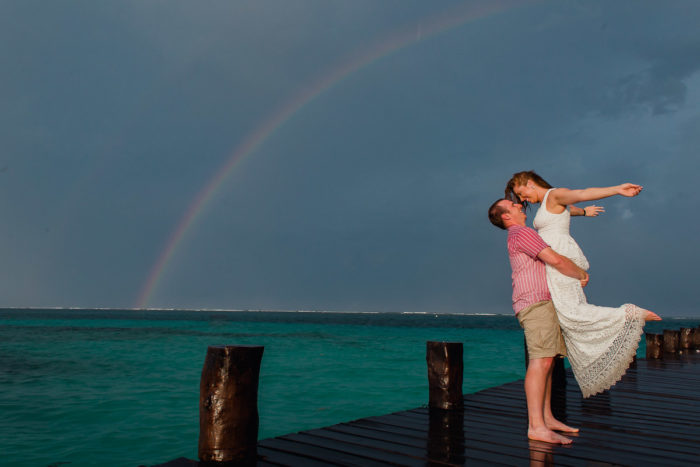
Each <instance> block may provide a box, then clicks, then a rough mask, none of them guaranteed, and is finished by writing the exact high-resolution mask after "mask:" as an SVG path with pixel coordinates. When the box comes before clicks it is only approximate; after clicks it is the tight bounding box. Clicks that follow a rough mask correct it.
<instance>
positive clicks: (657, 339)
mask: <svg viewBox="0 0 700 467" xmlns="http://www.w3.org/2000/svg"><path fill="white" fill-rule="evenodd" d="M663 337H664V336H663V334H650V333H646V343H647V351H646V357H647V359H658V358H661V352H662V349H663Z"/></svg>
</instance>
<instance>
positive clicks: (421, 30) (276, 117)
mask: <svg viewBox="0 0 700 467" xmlns="http://www.w3.org/2000/svg"><path fill="white" fill-rule="evenodd" d="M535 1H541V0H502V1H498V0H483V1H480V2H476V3H474V2H465V4H463V5H460V6H457V7H454V8H451V9H448V10H446V11H443V12H441V13H440V14H438V15H436V16H433V17H430V18H428V19H425V20H422V21H420V22H419V23H418V24H417V25H415V24H414V25H411V26H410V27H406V28H403V29H401V30H400V31H398V32H395V33H394V34H392V35H391V36H390V37H389V38H388V39H387V40H384V41H383V42H380V43H378V44H375V45H373V46H372V47H370V48H368V49H367V50H365V51H363V52H362V53H359V54H356V55H355V56H354V57H352V58H351V59H350V60H347V61H346V62H344V63H342V64H341V65H340V66H338V67H336V68H334V69H332V70H331V71H330V72H328V73H326V74H325V75H322V76H320V77H319V78H318V79H317V80H316V81H315V82H314V83H313V84H312V85H310V86H308V87H305V88H303V89H301V90H300V91H299V92H298V93H297V94H296V95H294V96H293V97H292V98H291V99H289V100H288V101H287V102H285V103H284V104H283V105H282V106H280V107H279V108H277V109H276V110H275V111H274V112H272V113H271V114H270V116H269V117H268V118H267V119H266V120H264V121H263V122H262V123H261V124H260V125H259V126H258V127H257V128H255V129H254V131H253V132H251V133H250V134H249V135H248V136H247V137H246V138H245V139H244V140H243V141H242V142H241V143H240V145H238V146H237V147H236V148H235V149H234V150H233V152H232V153H231V155H230V156H229V158H228V159H227V160H226V162H225V163H224V164H223V165H222V166H221V167H220V168H219V170H218V171H217V172H216V174H215V175H214V176H213V177H212V178H211V179H210V180H209V181H208V182H207V183H206V184H205V185H204V187H203V188H202V189H201V190H200V191H199V192H198V193H197V195H196V196H195V198H194V199H193V200H192V201H191V202H190V204H189V206H188V208H187V210H186V211H185V213H184V215H183V216H182V218H181V219H180V221H179V222H178V223H177V226H176V227H175V229H174V230H173V231H172V232H171V234H170V236H169V238H168V240H167V242H166V244H165V246H164V248H163V249H162V251H161V253H160V255H159V256H158V259H157V260H156V262H155V263H154V264H153V267H152V268H151V271H150V273H149V275H148V277H147V279H146V281H145V283H144V285H143V287H142V289H141V292H140V293H139V296H138V298H137V300H136V304H135V308H145V307H146V306H147V304H148V302H149V300H150V297H151V295H152V294H153V292H154V291H155V290H156V288H157V286H158V283H159V281H160V278H161V276H162V275H163V272H164V271H165V270H166V267H167V266H168V263H169V262H170V260H171V258H172V257H173V256H174V255H175V253H176V252H177V249H178V246H179V245H180V244H181V243H182V241H183V239H184V238H185V236H186V234H187V232H188V231H189V229H190V228H191V227H192V226H193V225H194V224H195V223H196V222H197V220H198V219H199V218H201V217H202V212H203V211H204V210H205V208H206V206H207V204H208V203H209V202H210V201H211V200H212V199H213V198H214V196H215V194H216V193H217V191H218V189H219V187H221V186H222V185H223V183H224V181H225V180H226V179H227V178H228V177H229V175H230V174H231V172H232V171H233V170H234V168H235V167H236V166H237V165H238V164H239V163H240V162H241V161H242V160H243V159H245V158H246V157H248V156H250V155H251V154H252V153H254V152H255V151H256V150H257V149H258V148H259V147H260V146H261V145H262V144H263V143H264V142H265V140H267V138H269V137H270V135H272V134H273V133H274V132H275V131H276V130H278V129H279V128H280V127H282V126H283V125H284V124H285V123H286V122H287V121H289V120H290V119H291V118H292V117H293V116H294V115H295V114H297V113H298V112H299V111H300V110H301V109H302V108H303V107H304V106H305V105H307V104H308V103H310V102H311V101H313V100H314V99H316V98H317V97H318V96H320V95H321V94H323V93H324V92H326V91H327V90H329V89H330V88H332V87H333V86H335V85H337V84H338V83H340V82H341V81H342V80H343V79H345V78H346V77H348V76H349V75H351V74H353V73H356V72H357V71H359V70H361V69H363V68H365V67H367V66H369V65H371V64H372V63H374V62H376V61H377V60H379V59H381V58H384V57H386V56H388V55H389V54H391V53H393V52H396V51H398V50H400V49H402V48H404V47H406V46H409V45H412V44H414V43H417V42H420V41H421V40H423V39H425V38H426V37H430V36H434V35H436V34H439V33H441V32H445V31H448V30H450V29H453V28H456V27H459V26H462V25H464V24H466V23H468V22H470V21H475V20H477V19H482V18H485V17H488V16H491V15H493V14H496V13H501V12H504V11H506V10H509V9H511V8H515V7H520V6H523V5H528V4H532V3H535Z"/></svg>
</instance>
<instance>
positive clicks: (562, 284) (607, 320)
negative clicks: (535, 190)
mask: <svg viewBox="0 0 700 467" xmlns="http://www.w3.org/2000/svg"><path fill="white" fill-rule="evenodd" d="M552 190H553V188H552ZM552 190H549V191H547V194H546V195H545V197H544V199H543V200H542V204H541V205H540V208H539V209H538V210H537V214H536V215H535V219H534V220H533V226H534V227H535V229H537V232H538V233H539V234H540V236H541V237H542V239H543V240H544V241H545V242H547V243H548V244H549V246H551V247H552V249H553V250H554V251H556V252H557V253H559V254H560V255H562V256H566V257H568V258H570V259H571V260H572V261H573V262H574V263H576V265H578V266H579V267H581V268H582V269H585V270H588V260H587V259H586V257H585V256H584V255H583V252H582V251H581V248H580V247H579V246H578V244H577V243H576V241H575V240H574V239H573V238H572V237H571V235H570V234H569V221H570V220H571V216H570V214H569V211H568V210H567V209H565V210H564V212H562V213H561V214H553V213H551V212H549V211H548V210H547V207H546V206H547V197H548V196H549V193H550V192H551V191H552ZM547 285H548V286H549V292H550V293H551V295H552V302H553V303H554V307H555V308H556V310H557V316H558V318H559V324H560V326H561V331H562V334H563V335H564V341H565V342H566V351H567V354H568V358H569V363H571V368H572V370H573V372H574V376H575V377H576V381H577V382H578V384H579V386H580V387H581V392H582V393H583V397H588V396H592V395H594V394H597V393H599V392H601V391H604V390H606V389H608V388H610V386H612V385H613V384H615V383H616V382H617V381H619V380H620V378H622V375H624V374H625V371H627V368H628V367H629V365H630V363H631V362H632V359H633V357H634V355H635V354H636V353H637V347H638V346H639V340H640V338H641V334H642V330H643V327H644V317H645V314H646V312H645V311H644V310H642V309H641V308H638V307H636V306H635V305H632V304H625V305H622V306H621V307H619V308H607V307H602V306H595V305H591V304H589V303H587V302H586V295H585V294H584V293H583V288H582V287H581V283H580V282H579V281H578V280H576V279H572V278H570V277H567V276H565V275H563V274H561V273H560V272H559V271H557V270H556V269H554V268H553V267H551V266H547Z"/></svg>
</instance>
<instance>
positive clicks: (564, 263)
mask: <svg viewBox="0 0 700 467" xmlns="http://www.w3.org/2000/svg"><path fill="white" fill-rule="evenodd" d="M537 257H538V258H539V259H541V260H542V261H543V262H544V263H545V264H548V265H550V266H552V267H553V268H554V269H556V270H557V271H559V272H560V273H562V274H564V275H565V276H569V277H571V278H573V279H578V280H580V281H581V286H582V287H585V286H586V284H588V273H587V272H586V271H584V270H583V269H581V268H580V267H578V266H576V265H575V264H574V262H573V261H571V260H570V259H569V258H567V257H566V256H562V255H560V254H559V253H557V252H556V251H554V250H552V249H551V248H545V249H544V250H542V251H540V253H539V254H538V255H537Z"/></svg>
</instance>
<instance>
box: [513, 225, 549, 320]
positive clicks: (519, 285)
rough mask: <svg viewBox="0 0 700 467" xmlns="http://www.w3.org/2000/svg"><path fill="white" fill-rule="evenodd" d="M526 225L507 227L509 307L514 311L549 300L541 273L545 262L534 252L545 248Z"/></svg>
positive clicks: (545, 279) (544, 278)
mask: <svg viewBox="0 0 700 467" xmlns="http://www.w3.org/2000/svg"><path fill="white" fill-rule="evenodd" d="M548 247H549V245H547V244H546V243H545V241H544V240H542V237H540V236H539V235H538V234H537V232H535V231H534V230H532V229H531V228H530V227H525V226H520V225H512V226H510V227H508V257H509V258H510V267H511V268H512V269H513V276H512V277H513V310H515V314H518V312H519V311H520V310H523V309H525V308H527V307H529V306H530V305H533V304H535V303H537V302H541V301H543V300H551V299H552V298H551V296H550V295H549V288H548V287H547V276H546V275H545V264H544V263H543V262H542V261H541V260H540V259H538V258H537V255H538V254H539V253H540V252H541V251H542V250H544V249H545V248H548Z"/></svg>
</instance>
